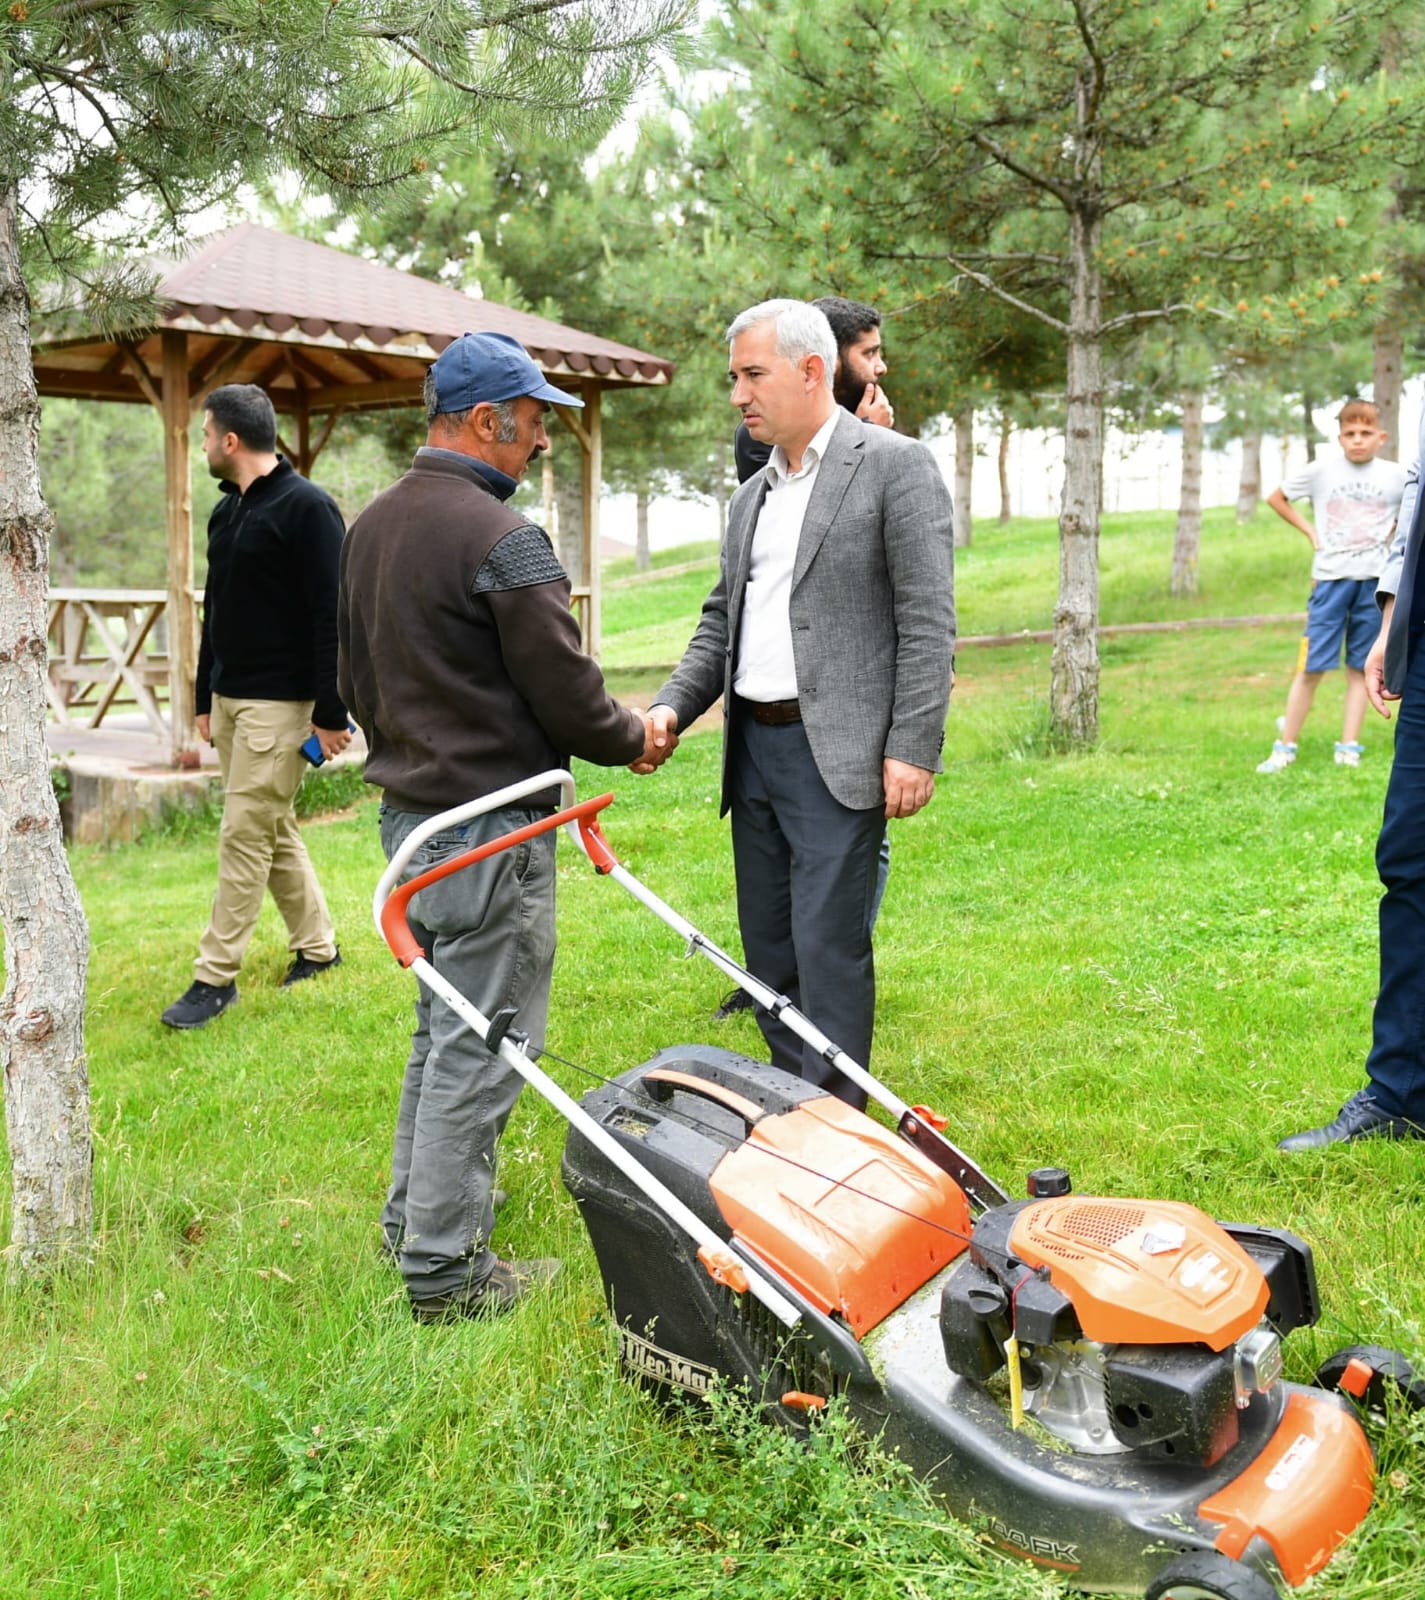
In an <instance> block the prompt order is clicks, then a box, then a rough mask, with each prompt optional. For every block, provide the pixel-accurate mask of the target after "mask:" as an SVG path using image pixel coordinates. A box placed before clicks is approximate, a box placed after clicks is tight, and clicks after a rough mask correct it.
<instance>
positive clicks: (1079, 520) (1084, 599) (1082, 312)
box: [1049, 210, 1103, 749]
mask: <svg viewBox="0 0 1425 1600" xmlns="http://www.w3.org/2000/svg"><path fill="white" fill-rule="evenodd" d="M1101 232H1102V226H1101V224H1100V222H1099V220H1098V218H1097V216H1096V215H1093V214H1089V213H1087V212H1085V211H1083V210H1075V211H1073V212H1071V213H1070V217H1069V233H1070V251H1071V261H1072V278H1071V284H1070V292H1069V358H1068V397H1067V401H1068V411H1067V418H1066V422H1065V427H1064V499H1063V504H1062V505H1061V506H1060V509H1059V602H1058V605H1057V606H1056V607H1055V609H1054V654H1053V659H1052V662H1051V665H1050V669H1049V673H1050V681H1049V736H1050V738H1051V740H1052V741H1053V743H1054V744H1056V745H1058V746H1059V747H1061V748H1068V749H1081V748H1085V747H1087V746H1089V745H1092V744H1094V743H1095V742H1096V741H1097V739H1098V679H1099V663H1098V527H1099V508H1100V506H1101V505H1102V504H1103V284H1102V280H1101V277H1100V271H1099V266H1098V253H1099V239H1100V234H1101Z"/></svg>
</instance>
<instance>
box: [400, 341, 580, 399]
mask: <svg viewBox="0 0 1425 1600" xmlns="http://www.w3.org/2000/svg"><path fill="white" fill-rule="evenodd" d="M430 370H431V376H432V377H433V378H434V379H435V398H436V407H437V410H438V411H439V412H441V413H444V412H447V411H469V410H470V408H471V407H472V406H478V405H482V404H484V405H494V404H495V403H496V402H498V401H500V400H517V399H518V398H519V397H520V396H521V395H525V394H527V395H529V396H531V397H532V398H533V399H535V400H548V401H549V402H550V403H551V404H552V405H556V406H582V405H583V404H584V402H583V401H582V400H580V399H579V398H578V397H577V396H576V395H572V394H565V393H564V391H563V390H562V389H556V388H555V387H554V385H553V384H552V383H550V382H549V381H548V380H547V379H546V378H545V376H544V374H543V373H542V372H541V371H540V370H539V368H538V367H537V366H535V364H534V362H533V361H531V360H530V358H529V356H528V354H527V353H526V351H525V348H524V346H523V345H522V344H521V343H520V342H519V340H518V339H512V338H510V336H509V334H507V333H462V334H461V335H460V337H459V338H458V339H453V340H452V341H451V342H450V343H449V344H448V345H446V347H445V349H444V350H442V351H441V353H440V354H439V355H438V356H437V357H436V359H435V365H434V366H433V367H432V368H431V369H430Z"/></svg>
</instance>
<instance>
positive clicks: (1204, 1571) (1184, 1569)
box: [1146, 1550, 1280, 1600]
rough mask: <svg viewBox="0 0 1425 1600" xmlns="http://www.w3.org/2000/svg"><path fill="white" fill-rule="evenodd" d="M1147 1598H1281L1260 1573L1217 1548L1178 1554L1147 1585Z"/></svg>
mask: <svg viewBox="0 0 1425 1600" xmlns="http://www.w3.org/2000/svg"><path fill="white" fill-rule="evenodd" d="M1146 1600H1280V1596H1279V1595H1278V1594H1277V1590H1276V1585H1275V1584H1273V1583H1270V1582H1268V1580H1267V1579H1266V1578H1264V1577H1263V1576H1262V1575H1261V1573H1259V1572H1254V1571H1253V1570H1252V1568H1251V1567H1247V1566H1243V1564H1242V1563H1241V1562H1240V1561H1234V1560H1232V1558H1231V1557H1230V1556H1224V1555H1219V1554H1218V1552H1217V1551H1216V1550H1194V1551H1193V1552H1192V1553H1191V1554H1190V1555H1185V1556H1179V1557H1178V1558H1177V1559H1176V1560H1175V1561H1170V1562H1169V1563H1168V1564H1167V1566H1166V1567H1164V1568H1163V1570H1162V1571H1161V1572H1160V1573H1159V1574H1158V1576H1157V1577H1156V1578H1154V1579H1153V1581H1152V1583H1150V1584H1149V1585H1148V1590H1147V1595H1146Z"/></svg>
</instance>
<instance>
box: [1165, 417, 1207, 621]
mask: <svg viewBox="0 0 1425 1600" xmlns="http://www.w3.org/2000/svg"><path fill="white" fill-rule="evenodd" d="M1201 551H1202V390H1201V389H1187V390H1185V391H1184V392H1183V466H1182V479H1181V481H1180V484H1179V487H1178V525H1177V528H1176V530H1175V532H1174V534H1173V577H1172V583H1171V584H1170V585H1169V588H1170V591H1171V593H1172V594H1174V595H1175V596H1178V597H1182V596H1184V595H1190V594H1196V593H1197V563H1198V556H1199V555H1200V553H1201Z"/></svg>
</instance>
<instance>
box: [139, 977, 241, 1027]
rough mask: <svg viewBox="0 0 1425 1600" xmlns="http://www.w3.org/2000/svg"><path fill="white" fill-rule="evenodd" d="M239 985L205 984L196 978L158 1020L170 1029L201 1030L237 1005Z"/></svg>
mask: <svg viewBox="0 0 1425 1600" xmlns="http://www.w3.org/2000/svg"><path fill="white" fill-rule="evenodd" d="M237 997H238V992H237V984H235V983H204V982H203V980H202V979H201V978H195V979H194V980H193V982H192V983H191V984H190V985H189V987H188V988H187V990H186V991H185V992H184V993H183V994H181V995H180V996H179V997H178V999H177V1000H175V1001H174V1002H173V1004H172V1005H171V1006H169V1008H168V1010H167V1011H165V1012H164V1013H163V1015H162V1016H161V1017H160V1018H159V1019H158V1020H159V1021H160V1022H164V1023H167V1025H168V1026H169V1027H170V1028H201V1027H203V1026H204V1025H205V1024H206V1023H209V1022H211V1021H212V1020H213V1018H214V1017H216V1016H220V1015H221V1014H222V1013H223V1012H224V1011H226V1010H227V1009H228V1007H229V1006H233V1005H236V1004H237Z"/></svg>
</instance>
